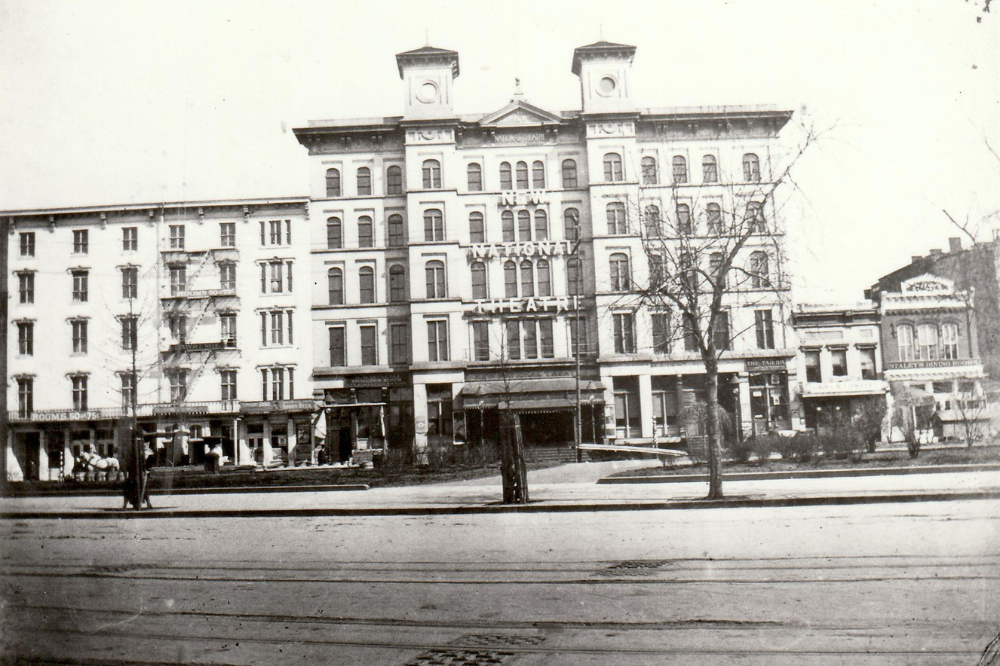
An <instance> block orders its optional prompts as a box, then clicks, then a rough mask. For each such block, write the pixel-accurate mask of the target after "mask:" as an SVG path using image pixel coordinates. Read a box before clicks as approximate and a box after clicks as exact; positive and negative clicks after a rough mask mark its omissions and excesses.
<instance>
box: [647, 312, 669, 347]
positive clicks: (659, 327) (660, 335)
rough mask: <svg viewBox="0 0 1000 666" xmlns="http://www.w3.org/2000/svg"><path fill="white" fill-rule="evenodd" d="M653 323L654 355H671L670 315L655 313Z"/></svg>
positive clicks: (652, 317)
mask: <svg viewBox="0 0 1000 666" xmlns="http://www.w3.org/2000/svg"><path fill="white" fill-rule="evenodd" d="M651 319H652V323H653V353H654V354H669V353H670V315H669V314H665V313H655V314H653V315H652V316H651Z"/></svg>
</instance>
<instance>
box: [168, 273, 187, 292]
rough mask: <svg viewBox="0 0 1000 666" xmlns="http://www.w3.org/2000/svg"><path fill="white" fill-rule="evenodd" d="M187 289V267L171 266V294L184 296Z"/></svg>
mask: <svg viewBox="0 0 1000 666" xmlns="http://www.w3.org/2000/svg"><path fill="white" fill-rule="evenodd" d="M186 291H187V267H186V266H171V267H170V295H171V296H183V295H184V292H186Z"/></svg>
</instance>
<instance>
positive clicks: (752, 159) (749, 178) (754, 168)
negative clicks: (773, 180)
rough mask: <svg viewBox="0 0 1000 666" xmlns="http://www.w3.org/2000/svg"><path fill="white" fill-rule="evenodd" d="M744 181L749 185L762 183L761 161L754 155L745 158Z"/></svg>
mask: <svg viewBox="0 0 1000 666" xmlns="http://www.w3.org/2000/svg"><path fill="white" fill-rule="evenodd" d="M743 180H745V181H746V182H748V183H759V182H760V159H758V157H757V156H756V155H754V154H753V153H746V154H745V155H744V156H743Z"/></svg>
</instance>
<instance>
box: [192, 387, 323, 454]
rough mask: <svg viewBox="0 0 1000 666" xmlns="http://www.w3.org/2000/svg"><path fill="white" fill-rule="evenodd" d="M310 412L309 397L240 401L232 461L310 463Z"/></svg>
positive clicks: (311, 449)
mask: <svg viewBox="0 0 1000 666" xmlns="http://www.w3.org/2000/svg"><path fill="white" fill-rule="evenodd" d="M314 412H315V402H314V401H313V400H312V399H302V400H272V401H261V402H242V403H240V419H239V423H238V425H237V427H238V439H239V444H238V447H237V451H236V453H237V461H236V463H237V464H239V465H251V464H252V465H263V466H272V465H276V466H282V465H283V466H296V465H303V464H309V463H311V462H312V461H313V446H314V444H313V434H312V433H313V419H314ZM212 434H214V433H212ZM202 448H204V447H202ZM223 450H225V444H223Z"/></svg>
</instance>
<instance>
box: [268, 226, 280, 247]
mask: <svg viewBox="0 0 1000 666" xmlns="http://www.w3.org/2000/svg"><path fill="white" fill-rule="evenodd" d="M268 224H269V226H270V229H271V245H281V220H271V221H270V222H269V223H268Z"/></svg>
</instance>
